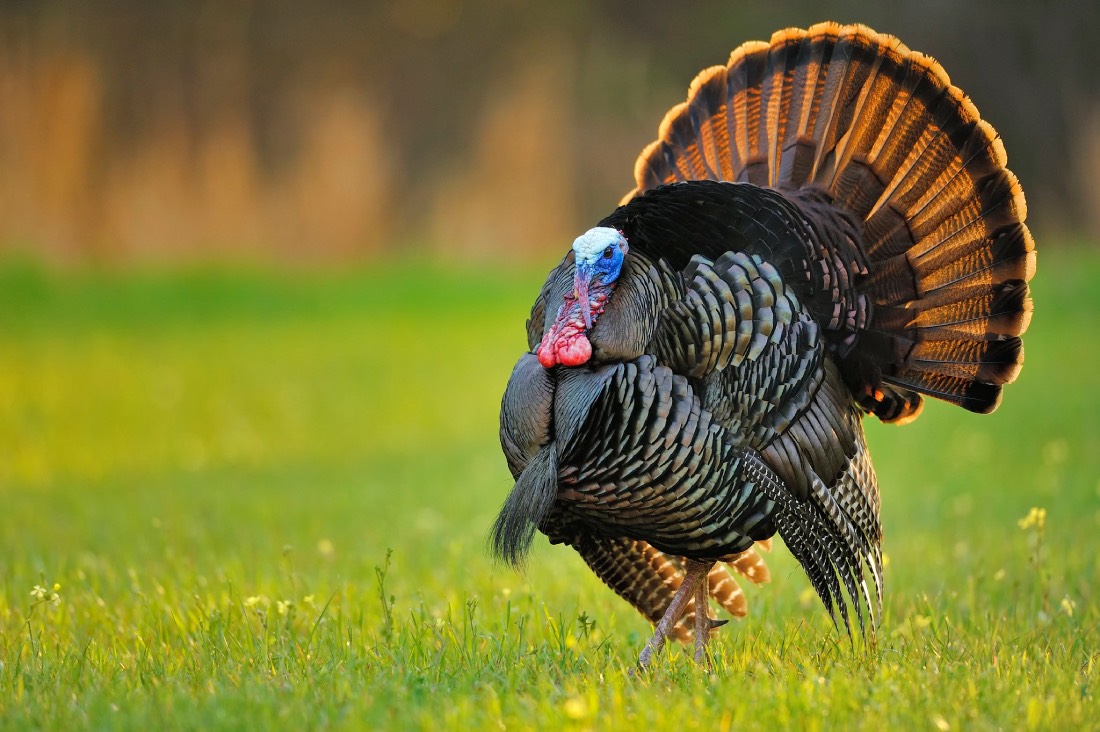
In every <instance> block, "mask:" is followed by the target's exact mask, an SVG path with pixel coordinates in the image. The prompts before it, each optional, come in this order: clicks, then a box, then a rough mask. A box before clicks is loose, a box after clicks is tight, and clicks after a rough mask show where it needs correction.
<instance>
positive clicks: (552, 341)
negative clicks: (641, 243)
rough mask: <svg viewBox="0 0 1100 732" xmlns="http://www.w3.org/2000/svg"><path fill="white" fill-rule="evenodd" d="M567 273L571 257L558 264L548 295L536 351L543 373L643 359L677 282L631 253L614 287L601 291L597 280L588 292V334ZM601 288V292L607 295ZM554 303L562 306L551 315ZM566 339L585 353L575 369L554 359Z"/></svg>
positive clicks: (655, 264)
mask: <svg viewBox="0 0 1100 732" xmlns="http://www.w3.org/2000/svg"><path fill="white" fill-rule="evenodd" d="M572 268H573V263H572V257H571V256H570V257H569V258H567V260H566V261H565V262H563V263H562V265H561V267H560V268H559V270H558V272H559V274H557V275H556V276H552V279H553V280H554V282H555V284H554V285H553V287H552V289H551V290H550V291H549V292H548V293H547V297H546V303H547V314H546V319H545V321H544V324H543V336H542V338H541V339H540V342H539V346H538V348H537V349H536V353H537V355H538V356H539V362H540V363H541V364H542V365H543V366H544V367H546V368H550V367H552V366H555V365H563V366H570V365H589V366H594V365H597V364H602V363H609V362H612V361H629V360H631V359H635V358H638V357H639V356H641V355H642V354H643V353H647V350H646V349H647V348H648V347H649V345H650V341H651V340H652V338H653V332H654V330H655V329H656V327H657V322H658V320H659V315H660V313H661V312H662V311H663V310H664V308H665V307H667V306H668V300H669V296H670V293H673V292H675V291H676V290H677V287H676V285H674V284H672V283H673V282H674V281H675V280H676V276H675V274H673V273H672V271H671V270H670V269H669V267H668V265H667V264H666V263H665V262H663V261H659V260H658V261H656V262H655V261H654V260H653V259H650V258H649V257H647V256H645V255H643V254H641V253H637V254H636V253H635V252H633V251H631V252H630V254H628V255H627V257H626V261H625V262H624V263H623V270H622V274H621V275H620V276H619V279H618V280H616V281H615V283H614V284H613V285H610V286H608V285H602V284H601V283H599V280H598V279H597V281H596V282H594V283H592V284H591V285H590V286H589V289H588V301H589V306H590V307H592V306H593V305H596V306H597V307H596V310H595V311H593V312H592V318H593V324H592V328H590V329H588V330H586V329H585V326H584V320H583V316H582V315H581V312H580V306H579V304H578V303H577V302H576V297H575V295H574V293H573V291H572V285H573V278H572V274H573V272H572ZM600 288H606V292H603V291H602V289H600ZM557 303H561V304H560V306H559V307H558V309H557V310H553V309H551V308H552V307H553V306H554V305H555V304H557ZM551 313H556V315H553V316H551V315H550V314H551ZM570 338H572V339H573V341H572V343H573V344H574V346H573V347H574V348H581V349H585V351H583V352H582V355H584V356H585V357H584V360H583V361H582V360H579V359H578V363H577V364H571V363H568V362H566V361H563V360H560V359H559V358H558V354H559V353H560V351H559V350H558V348H557V347H556V345H557V344H568V343H570V341H569V339H570Z"/></svg>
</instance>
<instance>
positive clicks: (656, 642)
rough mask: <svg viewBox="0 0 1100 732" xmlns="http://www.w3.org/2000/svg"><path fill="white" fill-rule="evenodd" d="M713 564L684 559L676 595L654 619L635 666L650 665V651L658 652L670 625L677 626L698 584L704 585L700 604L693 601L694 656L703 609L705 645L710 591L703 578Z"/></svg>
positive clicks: (708, 619)
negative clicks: (650, 636)
mask: <svg viewBox="0 0 1100 732" xmlns="http://www.w3.org/2000/svg"><path fill="white" fill-rule="evenodd" d="M713 566H714V562H699V561H696V560H694V559H687V560H685V561H684V569H685V570H686V571H685V573H684V581H683V582H681V583H680V589H679V590H677V591H676V595H675V596H674V597H673V598H672V602H671V603H669V606H668V610H665V614H664V615H663V616H661V619H660V621H658V623H657V629H656V630H655V631H654V632H653V637H652V638H650V639H649V642H648V643H646V645H645V648H643V649H642V655H641V656H639V657H638V667H639V668H642V669H645V668H646V667H648V666H649V663H650V661H651V660H652V659H653V654H655V653H658V652H659V651H660V650H661V648H662V647H664V644H665V639H666V638H668V634H669V633H671V632H672V629H673V628H674V627H675V626H676V623H678V622H679V621H680V618H681V617H683V615H684V611H685V610H686V609H687V605H688V602H689V601H690V600H691V597H692V595H693V594H694V593H695V592H696V591H697V589H698V588H699V587H700V586H701V587H702V588H703V593H704V594H703V604H702V605H701V606H700V605H699V604H696V609H695V613H696V623H695V627H696V631H695V632H696V639H695V644H696V650H695V658H696V660H699V659H700V658H701V657H703V658H705V656H701V654H700V647H701V646H700V641H699V630H698V629H699V620H698V618H699V614H700V613H702V616H703V618H705V622H706V628H707V630H706V633H705V634H704V635H703V641H702V647H703V648H705V646H706V638H707V637H708V636H709V634H710V617H709V613H708V612H707V596H706V593H707V592H708V591H709V589H708V587H707V585H708V583H707V582H706V578H707V575H708V574H709V573H710V568H711V567H713Z"/></svg>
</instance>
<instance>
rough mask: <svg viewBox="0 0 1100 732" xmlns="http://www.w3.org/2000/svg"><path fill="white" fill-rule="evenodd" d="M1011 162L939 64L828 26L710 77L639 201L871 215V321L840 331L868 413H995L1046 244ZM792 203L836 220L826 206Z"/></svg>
mask: <svg viewBox="0 0 1100 732" xmlns="http://www.w3.org/2000/svg"><path fill="white" fill-rule="evenodd" d="M1006 162H1007V156H1006V154H1005V149H1004V145H1003V143H1002V142H1001V140H1000V138H999V137H998V136H997V133H996V132H995V131H994V129H993V128H992V127H991V126H990V125H989V123H988V122H986V121H984V120H982V119H981V116H980V115H979V113H978V110H977V108H976V107H975V106H974V104H973V103H972V102H971V101H970V99H969V98H967V97H966V95H964V94H963V93H962V91H960V90H959V89H958V88H957V87H955V86H952V84H951V80H950V78H949V77H948V75H947V73H946V72H945V71H944V70H943V69H942V67H940V65H939V64H938V63H936V61H935V60H933V59H932V58H930V57H928V56H925V55H923V54H920V53H916V52H913V51H911V50H910V49H908V48H907V47H906V46H905V45H904V44H902V43H901V42H900V41H898V40H897V39H896V38H894V37H892V36H888V35H883V34H878V33H875V32H874V31H872V30H871V29H869V28H866V27H865V26H860V25H848V26H841V25H837V24H835V23H822V24H819V25H815V26H813V27H811V28H810V29H809V30H805V31H803V30H797V29H791V30H785V31H780V32H778V33H776V34H775V35H773V36H772V39H771V42H770V43H760V42H754V43H747V44H744V45H743V46H741V47H740V48H738V49H736V50H735V51H734V52H733V53H732V54H731V56H730V60H729V63H728V64H727V65H726V66H716V67H712V68H709V69H706V70H705V71H703V72H702V73H701V74H700V75H699V76H698V77H696V79H695V81H693V82H692V84H691V87H690V89H689V94H688V99H687V101H686V102H684V103H683V104H680V105H677V106H676V107H674V108H673V109H672V110H671V111H670V112H669V113H668V115H666V117H665V119H664V121H663V122H662V124H661V128H660V135H659V138H658V140H657V141H655V142H654V143H653V144H651V145H650V146H649V147H647V148H646V149H645V150H644V151H643V152H642V155H641V156H640V157H639V159H638V163H637V165H636V166H635V178H636V182H637V186H638V187H637V188H636V189H635V191H634V192H632V195H633V193H635V192H638V191H644V190H647V189H649V188H653V187H655V186H659V185H662V184H669V183H674V182H677V181H683V180H700V179H717V180H724V181H730V182H748V183H753V184H756V185H760V186H770V187H773V188H777V189H779V190H782V191H787V192H790V191H798V190H802V191H803V192H805V190H806V189H809V188H812V189H814V190H816V191H823V192H824V193H826V194H827V199H828V202H829V203H828V205H830V206H833V207H836V208H838V209H842V210H844V211H845V212H846V215H850V216H851V217H852V218H853V220H854V221H856V222H857V223H856V225H855V230H856V231H858V234H857V236H858V239H859V242H858V250H859V252H860V254H859V257H858V258H857V259H855V260H853V262H852V264H851V274H852V276H854V277H856V278H857V280H856V281H857V288H858V290H859V291H860V292H862V293H865V294H866V296H867V297H868V298H869V304H868V311H869V312H871V316H870V317H869V318H868V319H867V321H865V322H858V323H856V324H855V325H854V326H853V325H851V324H850V323H849V324H845V323H839V324H835V327H836V329H837V330H836V331H834V332H832V333H831V334H830V337H831V338H832V342H833V344H834V347H835V348H836V351H837V356H838V358H840V359H841V360H842V361H843V362H844V363H843V370H844V373H845V376H846V379H847V381H848V383H849V386H850V388H851V389H852V391H853V393H854V394H855V395H856V398H857V400H858V401H859V403H860V405H861V406H863V407H864V408H865V409H867V410H868V411H872V412H874V413H875V414H876V415H878V416H879V417H880V418H881V419H884V420H887V421H904V420H908V419H912V418H914V417H915V416H916V415H917V414H918V413H919V411H920V408H921V399H920V396H919V394H926V395H929V396H934V397H937V398H941V399H946V400H947V401H950V402H953V403H956V404H960V405H962V406H964V407H966V408H967V409H970V410H972V411H978V412H987V411H991V410H992V409H994V408H995V407H996V405H997V404H998V403H999V400H1000V388H1001V386H1003V385H1004V384H1006V383H1009V382H1011V381H1012V380H1013V379H1014V378H1015V377H1016V375H1017V374H1018V372H1019V365H1020V363H1021V362H1022V345H1021V344H1020V341H1019V336H1020V335H1022V334H1023V333H1024V331H1025V330H1026V329H1027V326H1028V323H1029V321H1030V315H1031V309H1032V307H1031V300H1030V297H1029V291H1028V286H1027V282H1028V280H1030V279H1031V277H1032V275H1033V274H1034V272H1035V244H1034V241H1033V240H1032V238H1031V234H1030V232H1029V231H1028V229H1027V226H1026V225H1025V224H1024V220H1025V219H1026V217H1027V206H1026V203H1025V201H1024V196H1023V191H1022V189H1021V187H1020V184H1019V182H1018V181H1017V180H1016V177H1015V176H1014V175H1013V174H1012V173H1011V172H1010V171H1009V170H1008V169H1007V168H1006V167H1005V165H1006ZM799 196H801V198H799ZM793 198H794V199H796V200H799V202H800V205H802V207H803V210H804V212H805V213H806V215H807V218H808V220H810V221H811V222H812V221H813V219H814V217H815V216H819V215H820V209H818V210H810V209H807V208H806V205H805V204H806V202H807V201H809V200H811V198H812V196H807V195H803V194H799V195H798V196H794V197H793ZM811 226H812V224H811ZM812 228H815V230H816V231H819V232H820V230H821V229H822V228H829V227H828V226H825V227H813V226H812ZM828 249H829V247H828V246H826V247H825V249H824V250H822V251H823V252H824V254H819V255H818V256H828V254H827V251H828ZM833 256H834V257H835V256H836V254H835V253H834V254H833ZM833 271H835V272H841V271H842V270H838V269H836V268H835V267H834V268H833ZM822 317H823V318H826V319H827V318H828V314H827V313H824V314H823V316H822ZM845 328H847V329H845ZM855 336H858V337H855ZM853 344H854V345H853Z"/></svg>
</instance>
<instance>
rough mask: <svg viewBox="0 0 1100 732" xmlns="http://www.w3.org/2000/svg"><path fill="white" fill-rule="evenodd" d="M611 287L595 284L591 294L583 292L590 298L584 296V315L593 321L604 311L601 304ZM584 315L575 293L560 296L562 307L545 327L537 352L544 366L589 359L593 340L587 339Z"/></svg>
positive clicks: (582, 361) (583, 362)
mask: <svg viewBox="0 0 1100 732" xmlns="http://www.w3.org/2000/svg"><path fill="white" fill-rule="evenodd" d="M586 289H587V288H586ZM611 289H612V288H611V287H608V286H603V287H600V286H597V287H593V288H592V291H591V292H590V293H589V292H586V293H585V294H586V295H589V297H586V298H585V300H586V302H585V303H584V304H585V305H587V306H588V311H587V314H588V315H589V317H590V319H591V320H592V322H593V323H595V320H596V317H597V316H599V314H600V313H602V312H603V306H604V304H605V303H606V302H607V298H608V296H609V295H610V294H611ZM584 315H585V313H582V312H581V304H580V303H579V302H578V301H577V298H576V296H574V295H573V294H567V295H566V296H565V297H564V298H563V301H562V305H561V308H559V309H558V315H557V317H556V318H554V322H553V324H552V325H551V326H550V327H549V328H547V330H546V333H545V334H544V335H543V337H542V342H541V343H539V347H538V351H536V354H537V355H538V358H539V363H540V364H542V365H543V368H548V369H549V368H553V367H554V366H557V365H558V364H561V365H562V366H582V365H584V364H586V363H588V361H589V359H591V358H592V342H591V341H590V340H588V331H587V329H586V327H585V322H584Z"/></svg>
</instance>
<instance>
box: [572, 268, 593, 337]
mask: <svg viewBox="0 0 1100 732" xmlns="http://www.w3.org/2000/svg"><path fill="white" fill-rule="evenodd" d="M591 276H592V269H591V268H590V267H588V266H586V265H585V264H583V263H581V264H578V265H577V274H576V275H575V276H574V277H573V295H574V296H575V297H576V298H577V305H578V307H580V309H581V317H582V318H584V327H585V329H586V330H591V329H592V308H591V306H590V305H589V304H588V280H589V278H590V277H591Z"/></svg>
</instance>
